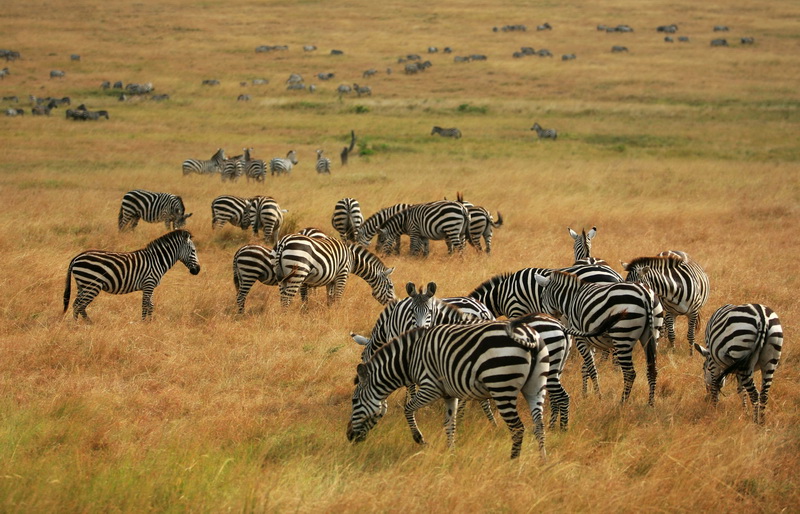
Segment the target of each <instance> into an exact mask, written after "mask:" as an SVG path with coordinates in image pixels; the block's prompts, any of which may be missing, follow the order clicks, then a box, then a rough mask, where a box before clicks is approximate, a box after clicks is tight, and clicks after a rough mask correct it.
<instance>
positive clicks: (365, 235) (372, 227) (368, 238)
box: [358, 203, 412, 254]
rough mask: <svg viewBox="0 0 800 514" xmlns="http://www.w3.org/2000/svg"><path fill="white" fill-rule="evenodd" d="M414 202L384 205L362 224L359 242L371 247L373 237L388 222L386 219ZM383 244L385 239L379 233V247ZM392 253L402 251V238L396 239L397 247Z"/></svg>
mask: <svg viewBox="0 0 800 514" xmlns="http://www.w3.org/2000/svg"><path fill="white" fill-rule="evenodd" d="M411 205H412V204H410V203H397V204H394V205H391V206H389V207H384V208H383V209H381V210H379V211H378V212H376V213H375V214H373V215H372V216H370V217H369V218H367V220H366V221H365V222H364V224H363V225H361V230H360V231H359V235H358V242H359V243H360V244H362V245H364V246H366V247H369V245H370V243H371V242H372V238H373V237H375V235H376V234H380V228H381V226H382V225H383V224H384V223H386V221H387V220H388V219H389V218H391V217H392V216H394V215H395V214H397V213H398V212H400V211H404V210H406V209H408V208H409V207H411ZM381 246H383V241H382V239H381V237H380V235H379V237H378V247H381ZM391 253H397V254H399V253H400V238H399V237H398V238H397V239H396V240H395V248H394V251H393V252H391Z"/></svg>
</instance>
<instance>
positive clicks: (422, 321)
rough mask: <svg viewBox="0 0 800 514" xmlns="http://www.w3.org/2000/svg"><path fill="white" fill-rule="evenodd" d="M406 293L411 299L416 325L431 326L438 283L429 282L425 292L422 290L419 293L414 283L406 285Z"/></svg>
mask: <svg viewBox="0 0 800 514" xmlns="http://www.w3.org/2000/svg"><path fill="white" fill-rule="evenodd" d="M406 292H407V293H408V296H409V298H411V312H413V313H414V323H415V325H416V326H418V327H427V326H430V325H431V323H432V322H433V309H434V307H435V301H434V298H433V295H434V294H436V283H435V282H429V283H428V286H427V288H426V290H425V292H423V291H422V288H420V290H419V292H417V289H416V286H415V285H414V283H413V282H409V283H408V284H406Z"/></svg>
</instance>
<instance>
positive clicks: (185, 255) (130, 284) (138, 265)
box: [64, 230, 200, 321]
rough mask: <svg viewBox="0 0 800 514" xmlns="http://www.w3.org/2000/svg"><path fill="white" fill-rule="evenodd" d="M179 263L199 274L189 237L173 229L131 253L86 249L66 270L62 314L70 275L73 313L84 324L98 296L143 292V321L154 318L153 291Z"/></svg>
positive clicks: (197, 263) (69, 285)
mask: <svg viewBox="0 0 800 514" xmlns="http://www.w3.org/2000/svg"><path fill="white" fill-rule="evenodd" d="M178 261H181V262H182V263H183V264H184V265H185V266H186V267H187V268H188V269H189V272H190V273H191V274H192V275H197V274H198V273H200V263H199V261H198V260H197V249H196V248H195V246H194V242H193V241H192V235H191V234H190V233H189V232H188V231H186V230H175V231H173V232H169V233H167V234H165V235H163V236H161V237H159V238H158V239H155V240H153V241H151V242H150V243H148V245H147V246H146V247H145V248H142V249H141V250H136V251H133V252H109V251H103V250H89V251H86V252H82V253H80V254H78V255H77V256H75V257H74V258H73V259H72V260H71V261H70V263H69V267H68V268H67V283H66V288H65V289H64V312H65V313H66V312H67V309H68V308H69V298H70V294H71V285H72V276H73V275H74V276H75V284H76V286H77V293H76V295H75V302H74V303H73V304H72V314H73V317H74V318H75V319H78V314H80V315H81V316H83V319H84V320H86V321H90V320H89V316H88V315H87V314H86V307H87V306H88V305H89V304H90V303H91V302H92V300H94V298H95V297H96V296H97V295H98V294H100V291H106V292H108V293H111V294H127V293H132V292H134V291H142V319H143V320H144V319H147V318H148V317H152V315H153V301H152V298H153V290H154V289H155V288H156V286H157V285H158V284H159V283H160V282H161V278H162V277H163V276H164V274H165V273H166V272H167V271H169V269H170V268H172V266H173V265H175V263H176V262H178Z"/></svg>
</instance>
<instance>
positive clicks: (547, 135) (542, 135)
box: [531, 123, 558, 141]
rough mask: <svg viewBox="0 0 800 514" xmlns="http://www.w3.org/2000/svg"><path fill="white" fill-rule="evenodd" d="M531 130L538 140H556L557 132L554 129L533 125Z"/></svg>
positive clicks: (537, 124)
mask: <svg viewBox="0 0 800 514" xmlns="http://www.w3.org/2000/svg"><path fill="white" fill-rule="evenodd" d="M531 130H535V131H536V135H537V136H539V139H552V140H553V141H555V140H556V139H558V132H557V131H556V129H546V128H542V126H541V125H539V123H534V124H533V126H532V127H531Z"/></svg>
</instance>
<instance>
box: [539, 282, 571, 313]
mask: <svg viewBox="0 0 800 514" xmlns="http://www.w3.org/2000/svg"><path fill="white" fill-rule="evenodd" d="M560 275H569V274H568V273H562V272H560V271H553V272H552V273H551V275H550V276H549V277H545V276H544V275H539V274H538V273H537V274H535V275H533V278H534V280H536V284H537V285H538V286H539V287H540V288H541V302H542V310H543V311H544V313H545V314H550V315H551V316H555V317H557V318H558V317H561V316H562V315H563V312H562V309H561V306H560V305H559V302H558V293H557V289H560V288H559V284H557V283H556V282H557V280H558V276H560Z"/></svg>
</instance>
